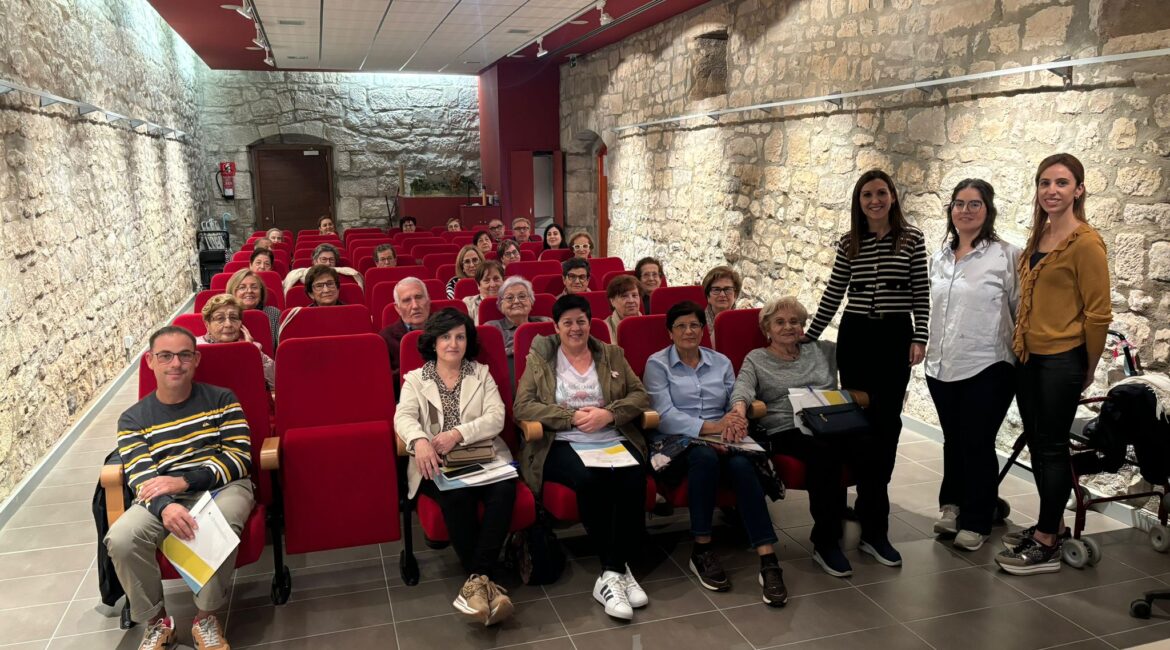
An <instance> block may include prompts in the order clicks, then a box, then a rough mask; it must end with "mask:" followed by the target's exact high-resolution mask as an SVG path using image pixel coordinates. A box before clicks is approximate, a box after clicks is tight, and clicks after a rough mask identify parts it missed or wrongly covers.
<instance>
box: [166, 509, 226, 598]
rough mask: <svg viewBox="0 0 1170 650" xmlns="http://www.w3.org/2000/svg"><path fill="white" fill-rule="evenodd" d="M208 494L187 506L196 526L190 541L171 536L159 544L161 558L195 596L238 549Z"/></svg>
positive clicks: (220, 513) (221, 514)
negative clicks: (168, 562)
mask: <svg viewBox="0 0 1170 650" xmlns="http://www.w3.org/2000/svg"><path fill="white" fill-rule="evenodd" d="M212 494H213V493H212V492H204V493H203V496H201V497H199V500H198V501H196V502H195V505H193V506H191V509H190V514H191V517H192V518H193V519H194V520H195V523H196V524H197V525H198V528H197V529H196V531H195V537H194V538H193V539H191V540H190V541H183V540H181V539H179V538H178V537H175V535H174V534H171V535H167V536H166V538H165V539H163V543H162V552H163V555H165V556H166V557H167V559H168V560H170V562H171V564H172V565H173V566H174V567H175V570H177V571H178V572H179V575H181V576H182V577H183V580H184V581H186V582H187V585H188V586H189V587H191V591H194V592H195V593H199V591H200V590H201V589H203V585H205V584H206V583H207V581H208V580H210V579H211V576H212V575H213V574H214V573H215V571H216V570H218V569H219V567H220V566H221V565H223V563H224V561H225V560H227V558H228V556H229V555H231V553H232V551H234V550H235V548H236V547H237V546H239V545H240V538H239V536H237V535H236V533H235V531H234V530H232V527H231V526H230V525H229V524H228V522H227V519H225V518H224V516H223V511H221V510H220V509H219V506H217V505H216V504H215V500H214V499H213V498H212Z"/></svg>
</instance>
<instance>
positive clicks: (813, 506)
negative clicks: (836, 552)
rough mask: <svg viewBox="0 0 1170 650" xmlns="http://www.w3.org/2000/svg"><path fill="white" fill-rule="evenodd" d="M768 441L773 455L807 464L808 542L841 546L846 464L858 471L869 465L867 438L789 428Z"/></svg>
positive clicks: (805, 476) (805, 479) (805, 469)
mask: <svg viewBox="0 0 1170 650" xmlns="http://www.w3.org/2000/svg"><path fill="white" fill-rule="evenodd" d="M768 441H769V451H770V452H771V453H774V454H784V455H785V456H792V457H794V458H797V459H799V460H800V461H801V462H803V463H804V482H805V486H804V487H805V489H806V490H808V509H809V512H810V513H811V514H812V518H813V527H812V533H811V534H810V535H809V539H810V540H811V541H812V543H813V546H816V547H818V548H821V547H839V546H840V544H841V535H842V530H841V521H842V519H843V518H844V517H845V505H846V503H847V501H846V497H845V482H844V480H843V479H844V476H843V473H844V471H845V467H846V465H848V466H849V467H851V468H858V467H861V466H862V464H864V463H866V462H868V460H867V459H866V458H865V452H866V450H867V446H866V445H867V444H868V438H867V437H859V438H854V439H848V440H845V439H840V440H832V439H825V438H817V437H814V436H809V435H805V434H803V433H801V431H800V429H788V430H787V431H781V432H780V433H777V434H774V435H772V436H769V437H768ZM854 471H856V470H854Z"/></svg>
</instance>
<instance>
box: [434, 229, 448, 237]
mask: <svg viewBox="0 0 1170 650" xmlns="http://www.w3.org/2000/svg"><path fill="white" fill-rule="evenodd" d="M445 232H447V227H446V226H431V234H432V235H434V236H436V237H438V236H439V235H441V234H443V233H445Z"/></svg>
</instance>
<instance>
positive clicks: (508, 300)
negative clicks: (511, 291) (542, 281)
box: [500, 293, 528, 305]
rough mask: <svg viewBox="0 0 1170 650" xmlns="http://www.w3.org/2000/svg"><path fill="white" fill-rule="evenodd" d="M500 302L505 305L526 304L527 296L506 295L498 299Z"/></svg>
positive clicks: (523, 294)
mask: <svg viewBox="0 0 1170 650" xmlns="http://www.w3.org/2000/svg"><path fill="white" fill-rule="evenodd" d="M500 302H502V303H504V304H505V305H511V304H519V303H525V302H528V294H526V293H518V294H516V295H507V296H504V297H503V298H500Z"/></svg>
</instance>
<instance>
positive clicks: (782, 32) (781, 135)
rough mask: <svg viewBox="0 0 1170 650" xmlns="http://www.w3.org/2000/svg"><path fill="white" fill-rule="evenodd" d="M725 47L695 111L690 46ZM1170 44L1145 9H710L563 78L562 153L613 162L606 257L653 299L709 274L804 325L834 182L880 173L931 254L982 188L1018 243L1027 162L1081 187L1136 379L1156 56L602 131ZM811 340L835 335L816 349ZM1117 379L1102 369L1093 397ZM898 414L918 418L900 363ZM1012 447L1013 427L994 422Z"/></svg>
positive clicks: (1152, 231)
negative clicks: (650, 288) (656, 288)
mask: <svg viewBox="0 0 1170 650" xmlns="http://www.w3.org/2000/svg"><path fill="white" fill-rule="evenodd" d="M721 29H726V30H727V32H728V42H727V90H728V92H727V93H726V94H724V95H721V96H717V97H710V98H705V99H698V100H696V99H692V98H691V95H690V93H689V86H688V79H689V78H690V76H691V75H692V74H693V73H694V71H693V70H690V66H691V65H692V61H693V58H694V57H693V54H692V53H693V51H694V47H695V45H694V43H695V39H696V38H697V37H699V36H701V35H703V34H705V33H709V32H713V31H717V30H721ZM1167 42H1170V13H1167V12H1166V11H1165V3H1164V2H1162V1H1161V0H1115V1H1105V2H1102V1H1100V0H783V1H781V0H777V1H772V2H768V1H764V0H726V1H723V2H713V3H710V4H708V5H704V6H703V7H700V8H697V9H695V10H692V11H691V12H688V13H686V14H683V15H681V16H679V17H676V18H675V19H672V20H670V21H667V22H665V23H662V24H660V25H657V26H655V27H653V28H650V29H648V30H646V31H643V32H641V33H639V34H636V35H634V36H632V37H630V38H627V39H626V40H624V41H622V42H620V43H617V44H615V45H612V46H609V47H607V48H605V49H602V50H599V51H597V52H594V53H592V54H590V55H588V56H585V57H580V58H579V59H578V61H577V65H576V67H572V68H570V67H568V66H564V67H562V69H561V116H562V119H561V125H562V135H561V142H562V145H563V146H564V147H565V148H566V149H568V148H569V147H570V145H572V144H573V143H574V141H575V140H576V139H577V138H579V137H580V134H581V133H585V132H593V133H597V134H601V136H602V138H603V139H604V141H605V143H606V145H607V147H608V152H609V157H610V161H609V163H610V174H609V186H610V203H609V205H610V219H611V228H610V233H609V242H610V243H609V246H610V254H614V255H620V256H621V257H622V258H624V259H626V260H627V261H629V262H630V263H631V264H632V263H633V261H634V260H636V259H637V258H638V257H641V256H643V255H655V256H657V257H659V258H660V259H662V260H663V261H664V262H665V265H666V272H667V274H668V275H669V276H670V281H671V284H681V283H686V282H695V281H697V280H698V279H699V278H701V277H702V274H703V273H704V272H705V271H706V270H707V269H709V268H710V267H712V266H715V265H716V264H723V263H730V264H731V265H733V266H734V267H735V268H737V269H738V270H739V271H740V272H741V273H742V274H743V276H744V278H745V283H744V294H743V296H742V300H741V305H742V306H757V305H760V304H762V303H763V302H764V301H765V300H768V299H770V298H774V297H778V296H780V295H785V294H795V295H797V296H799V297H800V299H801V300H802V301H803V302H804V303H805V305H807V306H808V307H810V309H811V308H815V306H816V304H817V301H818V300H819V298H820V295H821V292H822V291H823V289H824V286H825V284H826V281H827V278H828V275H829V271H830V266H831V264H832V260H833V248H832V245H833V242H834V241H835V239H836V238H837V237H838V236H839V235H840V234H841V233H842V232H844V231H845V230H846V229H847V228H848V219H849V216H848V214H849V200H850V193H851V190H852V187H853V183H854V182H855V180H856V179H857V177H858V176H859V175H860V174H861V173H862V172H863V171H865V170H868V169H871V168H874V167H880V168H883V169H885V170H887V171H889V172H890V173H891V174H892V175H893V177H894V179H895V182H896V184H897V185H898V189H899V192H900V193H901V198H902V204H903V208H904V210H905V212H906V213H907V215H908V217H909V218H910V220H911V221H912V222H914V223H915V224H917V225H918V226H919V227H921V228H923V229H924V231H925V232H926V233H927V236H928V241H929V242H930V247H931V249H932V251H933V250H936V249H937V248H938V247H939V246H941V244H942V240H943V233H944V227H945V226H944V224H945V213H944V208H943V204H944V203H945V202H946V201H948V200H949V198H950V190H951V188H953V187H954V185H955V183H956V182H957V181H959V180H960V179H963V178H967V177H982V178H984V179H986V180H988V181H990V182H991V183H992V184H993V185H994V186H995V188H996V190H997V194H998V197H997V204H998V207H999V210H1000V216H999V221H998V225H999V230H1000V233H1001V235H1002V236H1004V237H1005V238H1006V239H1008V240H1010V241H1013V242H1016V243H1019V244H1022V243H1023V242H1024V240H1025V239H1026V235H1027V230H1028V228H1029V226H1030V221H1031V201H1032V196H1033V190H1032V177H1033V175H1034V173H1035V169H1036V165H1037V163H1038V162H1039V161H1040V160H1041V159H1042V158H1044V157H1045V156H1047V155H1049V154H1052V153H1056V152H1058V151H1068V152H1071V153H1074V154H1075V155H1077V156H1078V157H1080V158H1081V160H1082V161H1083V162H1084V163H1085V165H1086V167H1087V169H1088V174H1087V176H1088V178H1087V188H1088V192H1089V195H1090V198H1089V199H1088V204H1087V205H1088V214H1089V220H1090V223H1092V224H1093V225H1094V226H1095V227H1097V228H1098V229H1100V231H1101V232H1102V234H1103V236H1104V239H1105V242H1106V244H1107V245H1108V247H1109V257H1110V267H1111V272H1112V276H1113V286H1114V301H1113V308H1114V310H1115V313H1116V316H1115V323H1114V326H1115V327H1116V328H1119V329H1121V330H1123V331H1125V332H1126V333H1127V334H1128V335H1129V336H1130V338H1131V339H1132V340H1133V341H1134V342H1135V343H1137V344H1138V345H1139V346H1140V349H1141V356H1142V358H1143V359H1144V360H1145V362H1146V363H1147V364H1148V366H1149V367H1150V368H1151V369H1154V370H1161V371H1165V370H1166V368H1167V360H1168V356H1170V325H1168V322H1170V284H1168V282H1170V257H1168V254H1170V202H1167V201H1168V200H1167V189H1168V185H1170V160H1168V159H1167V157H1168V156H1170V130H1168V128H1170V58H1166V57H1162V58H1158V59H1148V60H1144V61H1132V62H1127V63H1121V64H1112V65H1101V66H1094V67H1082V68H1077V69H1076V70H1075V71H1074V73H1073V74H1074V83H1073V85H1072V87H1071V88H1069V89H1065V88H1064V87H1063V85H1062V82H1061V79H1060V78H1058V77H1057V76H1056V75H1054V74H1052V73H1049V72H1037V73H1032V74H1027V75H1019V76H1010V77H1003V78H1000V79H998V80H988V81H979V82H971V83H962V84H956V85H950V86H945V87H943V88H942V89H941V90H936V91H934V92H933V93H930V94H927V93H925V92H922V91H919V90H911V91H909V92H905V93H902V94H897V95H885V96H878V97H870V98H865V99H861V100H846V101H845V103H844V105H843V106H842V107H840V108H838V107H836V106H833V105H831V104H828V103H822V104H818V105H810V106H805V107H802V108H786V109H783V110H774V111H772V112H763V111H752V112H748V113H740V114H735V115H728V116H724V117H722V118H720V119H719V120H718V121H715V120H711V119H707V118H702V119H695V120H690V121H687V122H685V123H683V124H669V125H664V126H652V127H649V128H647V129H645V130H643V131H638V130H632V131H623V132H621V133H620V134H618V133H615V132H614V131H613V130H612V129H613V128H614V127H617V126H622V125H627V124H635V123H639V122H643V121H647V120H653V119H661V118H666V117H671V116H674V115H682V114H690V113H703V112H707V111H710V110H716V109H722V108H728V107H737V106H747V105H752V104H757V103H764V102H771V101H779V100H784V99H797V98H803V97H816V96H819V95H823V94H829V93H832V92H837V91H852V90H864V89H869V88H876V87H882V86H890V85H896V84H901V83H906V82H909V81H915V80H921V79H926V78H929V77H937V78H942V77H950V76H956V75H962V74H968V73H975V72H983V71H991V70H999V69H1005V68H1013V67H1018V66H1024V65H1030V64H1033V63H1039V62H1047V61H1051V60H1053V59H1055V58H1057V57H1059V56H1065V55H1070V56H1072V57H1074V58H1082V57H1090V56H1096V55H1102V54H1114V53H1121V52H1132V51H1139V50H1147V49H1156V48H1162V47H1165V46H1166V43H1167ZM829 336H835V333H833V332H830V333H829ZM1110 368H1112V371H1113V372H1114V373H1116V366H1115V365H1114V366H1110V365H1109V364H1105V363H1103V364H1101V371H1100V374H1099V377H1098V384H1097V386H1096V387H1095V389H1094V390H1097V391H1100V390H1102V389H1103V388H1104V386H1105V385H1106V383H1105V379H1106V377H1105V374H1106V372H1107V371H1109V370H1110ZM907 413H908V414H910V415H912V416H915V417H918V418H921V419H923V420H927V421H931V422H933V421H935V412H934V408H933V405H932V404H931V402H930V399H929V396H928V395H927V392H926V387H925V382H924V381H923V379H922V370H921V367H919V368H918V369H917V370H916V372H915V378H914V380H913V381H912V394H911V397H910V402H909V404H908V406H907ZM1009 425H1010V426H1009V429H1008V431H1007V432H1006V433H1005V438H1007V439H1010V438H1011V437H1012V434H1014V432H1015V431H1016V430H1017V429H1016V427H1017V426H1018V416H1016V415H1014V414H1013V415H1011V416H1009Z"/></svg>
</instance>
